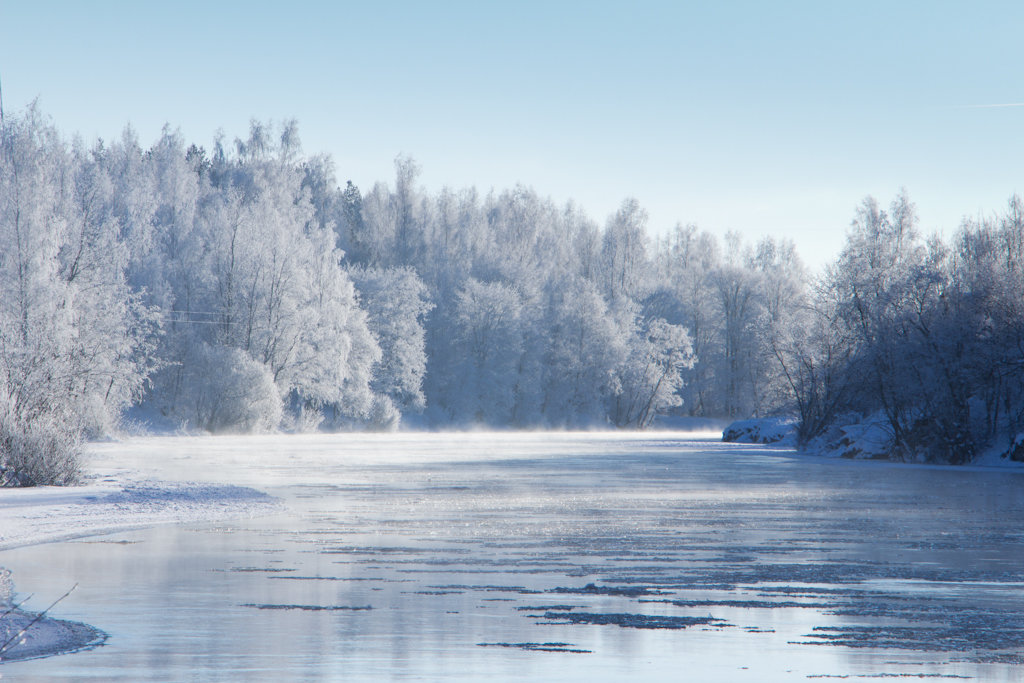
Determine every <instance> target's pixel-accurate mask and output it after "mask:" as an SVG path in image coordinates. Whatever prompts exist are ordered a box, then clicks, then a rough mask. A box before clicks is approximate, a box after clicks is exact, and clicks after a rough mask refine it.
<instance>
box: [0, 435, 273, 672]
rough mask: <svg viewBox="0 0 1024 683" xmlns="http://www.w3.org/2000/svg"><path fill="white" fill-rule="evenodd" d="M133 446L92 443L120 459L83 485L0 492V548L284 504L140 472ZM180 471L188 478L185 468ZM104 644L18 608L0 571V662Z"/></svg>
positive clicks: (239, 514)
mask: <svg viewBox="0 0 1024 683" xmlns="http://www.w3.org/2000/svg"><path fill="white" fill-rule="evenodd" d="M132 443H134V442H133V441H130V442H126V444H93V445H92V447H91V448H90V454H91V455H93V456H96V454H97V453H98V452H103V451H106V452H108V453H111V454H115V453H116V454H119V455H120V457H118V458H114V459H113V460H111V459H109V458H107V459H101V458H95V459H96V460H98V461H99V462H98V463H96V464H98V465H99V467H91V466H90V463H87V464H86V470H87V471H88V472H90V473H91V474H90V475H89V481H88V482H87V483H86V485H84V486H75V487H54V486H43V487H37V488H14V489H11V488H8V489H0V551H2V550H7V549H10V548H15V547H18V546H23V545H31V544H36V543H49V542H53V541H62V540H67V539H71V538H79V537H83V536H93V535H97V534H105V533H113V532H116V531H124V530H128V529H136V528H142V527H148V526H155V525H158V524H170V523H189V522H213V521H218V520H222V519H237V518H246V517H254V516H259V515H265V514H270V513H272V512H275V511H278V510H279V509H280V507H281V505H280V503H279V502H278V501H277V500H275V499H274V498H272V497H271V496H269V495H268V494H266V493H264V492H262V491H257V490H256V489H253V488H247V487H243V486H236V485H232V484H224V483H199V482H190V481H173V480H169V479H166V478H154V477H153V476H152V471H150V473H149V474H148V475H147V474H143V473H142V472H141V471H139V468H136V467H133V466H132V464H133V462H139V461H137V459H135V458H133V457H131V453H132V448H131V446H130V444H132ZM126 446H127V447H126ZM179 473H180V474H182V475H185V476H187V475H188V470H181V471H180V472H179ZM161 474H163V475H166V474H168V472H167V471H163V472H161ZM0 563H2V558H0ZM58 609H59V608H58ZM105 639H106V634H104V633H103V632H102V631H99V630H98V629H95V628H93V627H91V626H89V625H87V624H80V623H76V622H70V621H63V620H59V619H53V618H50V617H48V616H47V617H40V615H38V614H36V613H32V612H26V611H23V610H19V609H16V605H15V603H14V590H13V585H12V582H11V580H10V577H9V575H8V574H7V572H6V571H4V570H3V569H2V567H0V661H2V660H4V659H7V660H11V659H33V658H37V657H45V656H49V655H53V654H58V653H65V652H73V651H76V650H81V649H83V648H89V647H94V646H96V645H98V644H101V643H102V642H103V641H104V640H105Z"/></svg>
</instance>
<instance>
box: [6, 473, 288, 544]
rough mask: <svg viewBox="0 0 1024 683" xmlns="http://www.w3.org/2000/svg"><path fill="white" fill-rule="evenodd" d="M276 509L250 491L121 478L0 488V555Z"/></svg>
mask: <svg viewBox="0 0 1024 683" xmlns="http://www.w3.org/2000/svg"><path fill="white" fill-rule="evenodd" d="M277 507H278V503H277V502H276V501H275V500H274V499H273V498H272V497H270V496H268V495H267V494H265V493H262V492H260V491H256V490H255V489H251V488H245V487H241V486H232V485H226V484H224V485H217V484H199V483H191V482H172V481H160V480H133V479H130V478H126V477H124V476H123V475H122V476H117V477H103V478H102V479H99V480H98V481H93V482H92V483H90V484H87V485H85V486H76V487H67V488H57V487H49V486H46V487H38V488H28V489H3V490H2V492H0V550H5V549H8V548H15V547H18V546H21V545H29V544H34V543H48V542H52V541H62V540H67V539H71V538H79V537H82V536H93V535H96V534H105V533H112V532H115V531H122V530H126V529H136V528H141V527H146V526H153V525H155V524H168V523H182V522H206V521H216V520H219V519H231V518H238V517H253V516H256V515H264V514H268V513H270V512H273V511H274V510H276V509H277Z"/></svg>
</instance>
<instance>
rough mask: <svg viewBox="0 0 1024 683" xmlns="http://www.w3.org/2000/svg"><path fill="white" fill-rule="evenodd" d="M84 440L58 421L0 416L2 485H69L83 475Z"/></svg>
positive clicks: (0, 484) (0, 469) (73, 430)
mask: <svg viewBox="0 0 1024 683" xmlns="http://www.w3.org/2000/svg"><path fill="white" fill-rule="evenodd" d="M81 454H82V439H81V436H80V434H79V433H78V431H77V430H75V429H72V428H68V427H64V426H61V425H60V424H58V423H57V421H56V420H52V419H36V420H34V421H31V422H28V421H25V420H19V419H16V418H15V417H14V416H12V415H11V414H10V411H8V413H7V414H6V415H4V416H3V418H2V419H0V486H7V487H10V486H70V485H72V484H77V483H78V482H79V481H80V480H81V477H82V468H81Z"/></svg>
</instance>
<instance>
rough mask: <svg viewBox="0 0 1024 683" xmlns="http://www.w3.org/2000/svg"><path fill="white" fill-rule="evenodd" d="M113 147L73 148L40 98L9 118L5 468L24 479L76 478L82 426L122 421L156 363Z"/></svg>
mask: <svg viewBox="0 0 1024 683" xmlns="http://www.w3.org/2000/svg"><path fill="white" fill-rule="evenodd" d="M103 154H104V150H103V149H102V147H101V146H97V147H95V148H93V149H91V150H86V149H85V148H84V147H83V146H82V145H81V144H77V145H76V146H75V147H74V149H71V150H69V148H68V147H67V145H66V143H65V142H64V141H63V140H62V139H61V137H60V135H59V134H58V132H57V131H56V130H55V129H54V128H53V126H52V125H51V124H49V123H48V122H47V121H46V120H45V119H44V118H43V116H42V115H41V114H40V113H39V111H38V109H37V108H36V107H35V106H32V107H30V108H29V109H28V110H27V111H26V112H25V113H24V114H23V115H20V116H8V117H5V119H4V123H3V127H2V128H0V292H2V293H3V295H2V296H0V470H5V471H6V472H7V474H5V475H3V476H4V478H7V479H8V480H9V481H11V479H10V476H14V475H11V474H10V470H11V469H12V468H14V469H20V471H21V473H20V474H18V473H15V474H16V475H17V476H16V477H15V479H16V480H17V483H32V484H37V483H69V482H70V481H72V480H73V479H74V478H75V476H76V466H75V464H74V453H75V449H76V446H75V443H76V442H77V439H78V438H79V436H80V435H81V434H82V433H87V434H96V433H100V432H103V431H105V430H107V429H109V428H110V427H111V426H112V425H113V424H114V423H116V421H117V419H118V417H119V415H120V412H121V410H122V409H123V408H124V407H125V406H126V405H128V404H129V403H131V402H132V401H133V400H135V399H136V398H137V397H138V396H139V394H140V392H141V389H142V386H143V382H144V381H145V379H146V377H147V375H148V373H149V372H150V370H151V369H152V366H151V363H150V359H149V353H148V352H149V350H150V346H149V344H150V339H151V335H152V332H153V331H154V328H155V321H154V319H153V316H152V313H151V311H150V310H149V309H147V308H146V307H145V306H144V305H143V304H142V302H141V299H140V297H139V296H137V295H135V294H133V293H132V292H131V290H130V289H129V286H128V283H127V281H126V278H125V268H126V264H127V261H128V250H127V248H126V246H125V244H124V242H123V240H122V238H121V234H120V224H119V221H118V217H117V215H116V211H115V208H114V185H113V182H112V180H111V178H110V176H109V174H108V173H107V172H106V170H105V169H104V167H103V164H102V163H101V160H102V157H103ZM33 444H34V445H33ZM46 448H55V449H58V450H57V452H56V453H44V452H42V450H41V449H46ZM33 453H35V456H33V455H32V454H33ZM63 455H66V456H67V457H66V458H65V457H62V456H63ZM36 456H38V457H36ZM26 458H28V461H31V460H33V459H35V460H37V462H43V460H46V461H48V462H50V465H48V466H47V467H45V468H42V469H39V468H31V467H29V466H30V464H31V463H30V462H28V461H26ZM30 470H31V472H30ZM8 475H10V476H8ZM26 477H27V478H26Z"/></svg>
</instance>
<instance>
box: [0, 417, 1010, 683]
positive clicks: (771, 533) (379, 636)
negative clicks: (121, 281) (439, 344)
mask: <svg viewBox="0 0 1024 683" xmlns="http://www.w3.org/2000/svg"><path fill="white" fill-rule="evenodd" d="M125 462H133V463H135V464H136V465H137V467H138V468H139V469H140V471H141V472H142V473H144V474H145V475H146V476H152V477H156V478H160V477H163V476H170V475H171V474H172V473H175V472H176V473H177V475H176V476H178V477H181V474H182V472H188V473H189V476H191V477H193V478H194V479H195V480H197V481H208V482H215V481H232V482H235V483H238V484H240V485H247V486H254V487H256V488H260V489H262V490H265V491H268V492H269V493H271V494H273V495H275V496H278V497H280V498H281V499H283V500H284V502H285V504H286V505H287V508H288V512H287V513H285V514H281V515H278V516H275V517H268V518H255V519H247V520H244V521H240V522H237V523H232V524H219V525H216V526H193V527H181V526H175V527H171V526H167V527H157V528H153V529H149V530H144V531H135V532H129V533H119V534H115V535H111V536H104V537H94V538H87V539H82V540H79V541H75V542H67V543H61V544H55V545H48V546H36V547H27V548H21V549H16V550H11V551H6V552H5V553H4V554H3V556H2V561H3V564H4V565H5V566H7V567H9V568H10V569H11V570H12V572H13V576H14V580H15V583H16V586H17V589H18V590H19V591H21V592H22V593H27V592H33V593H36V594H37V595H42V596H45V595H56V594H60V593H61V592H63V590H66V587H67V584H69V583H73V582H78V583H79V584H80V588H79V590H78V591H76V593H75V594H74V595H73V596H71V597H70V598H69V599H68V600H67V601H66V602H65V603H62V604H61V606H60V610H59V611H60V613H59V614H57V615H56V616H58V617H60V618H66V619H75V620H79V621H83V622H86V623H89V624H92V625H94V626H96V627H98V628H100V629H103V630H104V631H106V632H107V633H109V635H110V638H109V640H108V642H107V644H106V645H105V646H104V647H101V648H98V649H95V650H92V651H89V652H84V653H78V654H75V655H70V656H64V657H56V658H50V659H46V660H38V661H32V662H22V663H13V664H7V665H5V666H4V671H3V673H5V674H7V673H9V675H10V676H12V677H13V678H16V679H17V680H30V681H31V680H48V681H49V680H80V679H81V678H88V677H91V678H94V679H97V680H100V679H102V680H122V681H147V680H149V681H157V680H189V679H194V678H198V679H212V680H318V679H319V680H324V679H326V680H330V679H337V680H340V679H344V680H405V679H425V680H466V681H469V680H480V679H482V678H489V679H495V680H523V679H524V678H531V677H532V678H539V679H542V680H589V681H594V680H609V681H611V680H623V679H625V678H636V679H643V680H678V678H679V676H680V675H682V674H684V673H685V675H686V676H687V677H688V678H690V679H691V680H718V681H734V680H735V681H796V680H801V681H804V680H813V679H815V678H816V677H828V676H872V677H877V676H881V675H882V674H887V675H894V674H899V675H904V676H912V677H914V678H918V677H922V676H924V677H929V676H930V677H935V678H940V677H950V676H963V677H968V678H974V679H976V680H995V681H999V680H1006V681H1010V680H1017V679H1019V677H1020V675H1021V673H1022V671H1024V668H1022V662H1021V660H1020V656H1019V653H1020V645H1021V643H1022V642H1024V633H1022V630H1021V628H1020V626H1019V619H1018V615H1019V614H1020V613H1021V611H1022V609H1024V597H1022V594H1024V591H1021V587H1022V586H1024V563H1022V562H1021V559H1022V558H1024V552H1022V540H1024V537H1022V534H1021V532H1020V528H1021V525H1020V521H1021V520H1022V518H1024V492H1022V490H1021V487H1020V485H1019V484H1020V481H1019V477H1020V475H1015V474H1009V473H1005V472H985V471H979V470H967V469H953V468H926V467H920V466H917V467H914V466H898V465H891V464H884V463H863V462H857V463H851V462H847V461H831V460H822V459H815V458H810V457H804V456H798V455H795V454H794V453H792V452H791V451H785V450H772V449H768V448H764V447H756V446H755V447H752V446H738V445H733V444H722V443H718V442H715V441H712V440H710V439H709V438H694V437H693V436H691V435H685V434H636V433H615V434H605V433H593V434H581V433H525V434H521V433H471V434H460V435H452V434H395V435H334V436H303V437H281V436H274V437H244V438H226V437H224V438H203V439H143V440H136V441H132V442H127V443H125V444H103V445H99V446H97V447H95V449H94V453H93V462H92V466H93V467H95V468H96V469H97V470H101V471H102V470H103V468H107V467H113V466H115V465H116V464H118V463H120V464H122V465H123V464H124V463H125Z"/></svg>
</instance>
